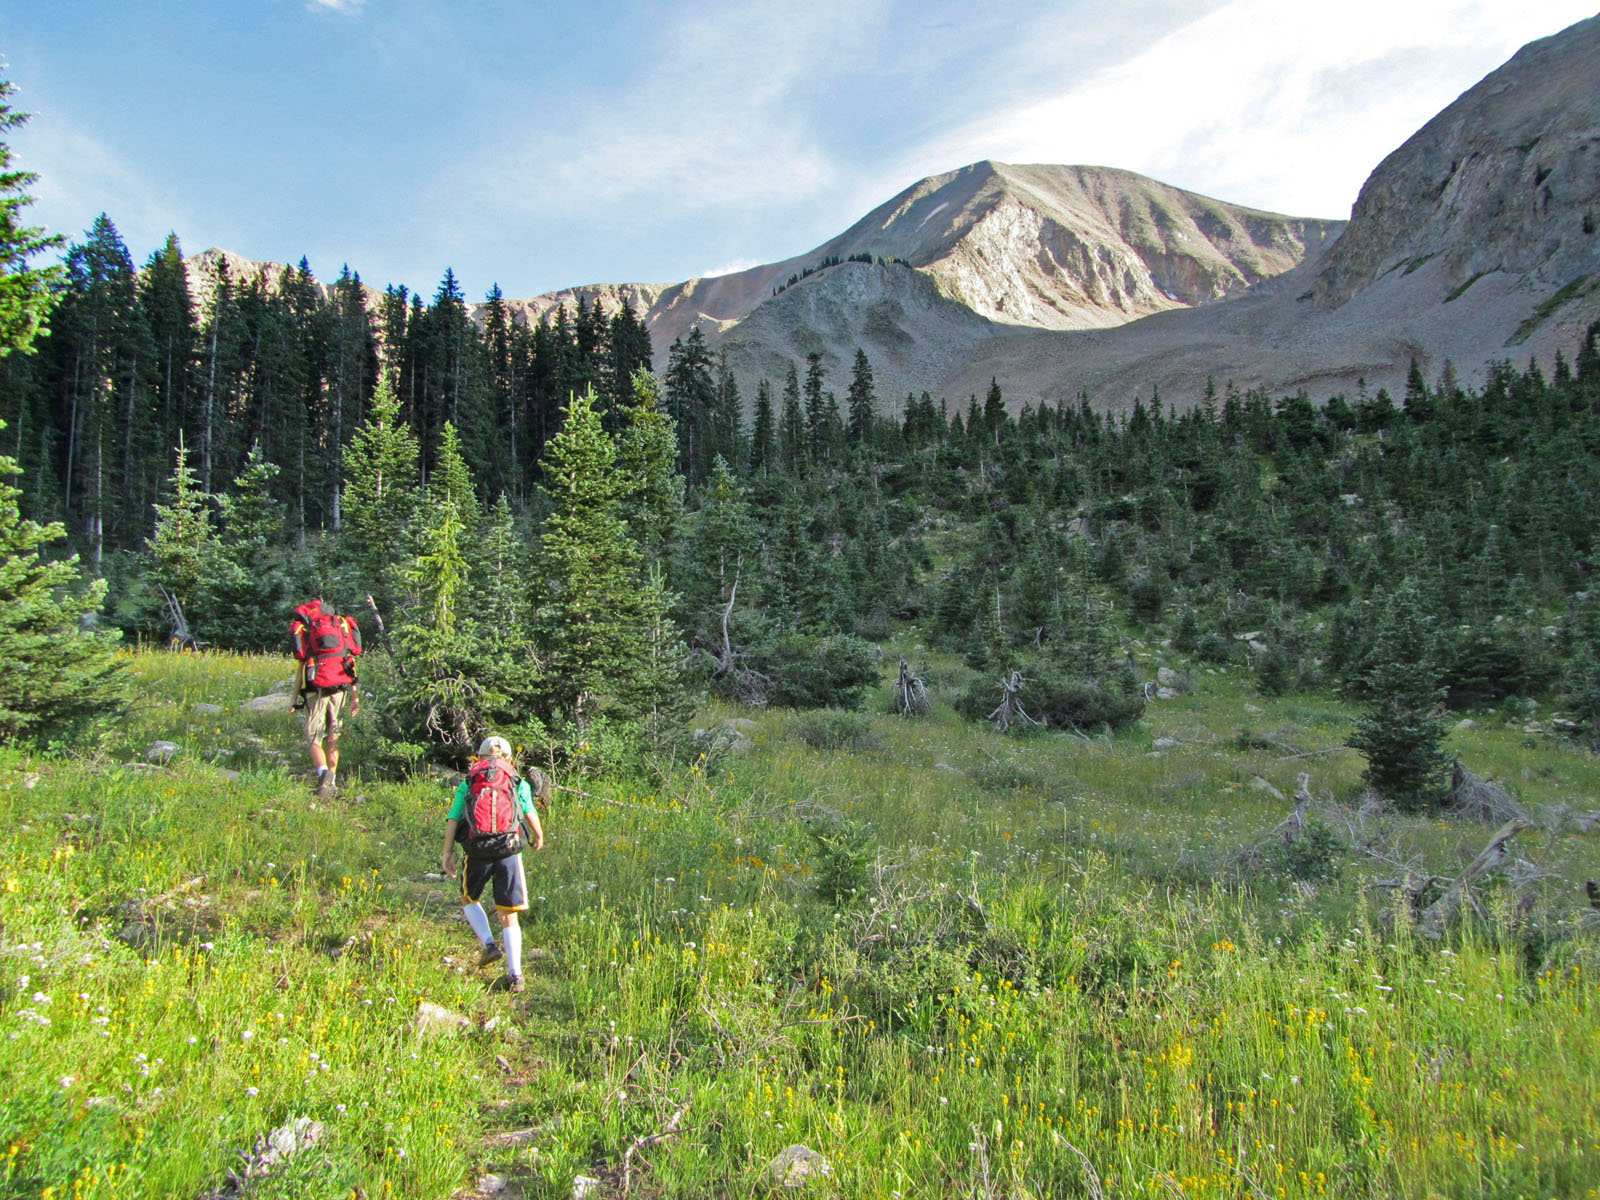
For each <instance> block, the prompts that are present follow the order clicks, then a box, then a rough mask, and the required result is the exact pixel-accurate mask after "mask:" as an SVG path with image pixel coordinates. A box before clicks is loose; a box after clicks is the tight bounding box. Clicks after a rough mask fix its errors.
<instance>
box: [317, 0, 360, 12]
mask: <svg viewBox="0 0 1600 1200" xmlns="http://www.w3.org/2000/svg"><path fill="white" fill-rule="evenodd" d="M366 3H367V0H306V11H307V12H336V13H347V14H350V15H352V16H353V15H355V14H356V13H358V12H360V11H361V10H362V9H363V8H365V7H366Z"/></svg>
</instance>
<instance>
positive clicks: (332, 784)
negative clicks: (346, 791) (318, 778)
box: [317, 771, 339, 796]
mask: <svg viewBox="0 0 1600 1200" xmlns="http://www.w3.org/2000/svg"><path fill="white" fill-rule="evenodd" d="M338 790H339V782H338V780H336V779H335V778H334V777H333V772H332V771H329V772H328V773H327V774H326V775H324V776H323V777H322V783H321V784H320V785H319V786H318V788H317V794H318V795H321V796H331V795H333V794H334V793H335V792H337V791H338Z"/></svg>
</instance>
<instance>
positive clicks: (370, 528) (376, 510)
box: [343, 371, 420, 608]
mask: <svg viewBox="0 0 1600 1200" xmlns="http://www.w3.org/2000/svg"><path fill="white" fill-rule="evenodd" d="M391 377H392V373H391V372H388V371H386V372H384V375H383V378H382V379H381V380H380V381H379V384H378V390H377V393H376V394H375V395H374V396H373V398H372V410H371V411H370V412H369V413H368V414H367V419H366V420H365V421H363V422H362V423H361V424H360V425H359V426H357V427H356V431H355V435H354V436H353V437H352V438H351V439H350V445H349V447H348V448H347V449H346V450H345V454H344V469H345V485H344V504H343V512H344V530H343V539H344V545H345V547H346V548H347V552H348V555H349V557H350V558H351V559H353V560H354V563H355V565H356V567H357V575H358V578H357V580H356V582H357V584H358V585H360V586H362V587H364V590H366V591H368V592H371V593H373V594H374V595H376V596H377V597H378V599H379V600H380V602H382V604H383V606H384V607H385V608H387V607H389V605H390V604H391V603H392V601H393V589H392V587H391V583H390V579H389V567H390V564H392V563H393V562H394V561H395V553H396V550H397V548H399V547H401V546H403V545H404V544H405V537H406V531H407V530H408V529H409V528H410V526H411V520H412V517H413V514H414V513H415V512H416V508H417V503H418V493H417V470H418V457H419V454H420V450H419V447H418V445H417V437H416V434H414V433H412V432H411V429H410V427H409V426H408V425H405V424H403V423H402V422H401V420H400V401H399V399H398V398H397V397H396V395H395V391H394V387H393V386H392V383H391Z"/></svg>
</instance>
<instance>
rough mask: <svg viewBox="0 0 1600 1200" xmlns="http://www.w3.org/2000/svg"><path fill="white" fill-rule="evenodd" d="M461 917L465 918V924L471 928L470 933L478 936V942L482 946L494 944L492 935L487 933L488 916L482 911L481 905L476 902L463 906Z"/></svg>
mask: <svg viewBox="0 0 1600 1200" xmlns="http://www.w3.org/2000/svg"><path fill="white" fill-rule="evenodd" d="M461 915H462V916H464V917H466V919H467V924H468V925H471V926H472V932H473V933H475V934H477V935H478V941H479V942H480V943H481V944H482V945H485V946H492V945H493V944H494V934H492V933H490V932H489V914H488V913H486V912H484V911H483V905H481V904H478V903H476V902H474V903H472V904H463V905H462V906H461Z"/></svg>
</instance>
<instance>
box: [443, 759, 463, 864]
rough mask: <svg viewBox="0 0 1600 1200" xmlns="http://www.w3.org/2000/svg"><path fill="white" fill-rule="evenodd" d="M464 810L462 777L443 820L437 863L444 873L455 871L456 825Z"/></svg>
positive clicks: (459, 821)
mask: <svg viewBox="0 0 1600 1200" xmlns="http://www.w3.org/2000/svg"><path fill="white" fill-rule="evenodd" d="M466 810H467V781H466V780H465V779H463V780H462V781H461V782H460V783H459V784H458V785H457V786H456V798H455V800H454V802H453V803H452V804H451V805H450V811H449V813H448V814H446V816H445V821H444V848H443V849H442V850H440V851H439V865H440V866H441V867H443V868H444V873H445V874H446V875H454V874H455V873H456V826H458V825H459V824H460V823H461V814H462V813H464V812H466Z"/></svg>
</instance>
